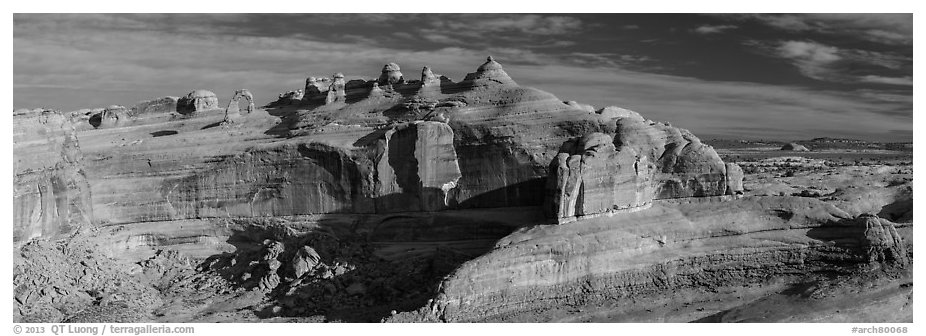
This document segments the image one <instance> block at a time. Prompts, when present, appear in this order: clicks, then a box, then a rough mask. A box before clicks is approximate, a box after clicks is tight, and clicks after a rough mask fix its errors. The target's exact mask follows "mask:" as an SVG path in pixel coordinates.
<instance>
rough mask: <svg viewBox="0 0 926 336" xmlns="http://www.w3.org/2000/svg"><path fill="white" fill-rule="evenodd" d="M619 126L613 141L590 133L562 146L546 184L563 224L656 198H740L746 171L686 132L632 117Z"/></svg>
mask: <svg viewBox="0 0 926 336" xmlns="http://www.w3.org/2000/svg"><path fill="white" fill-rule="evenodd" d="M615 126H616V132H617V138H615V139H613V140H612V138H611V136H609V135H607V134H603V133H592V134H589V135H586V136H584V137H582V138H580V139H576V140H570V141H567V142H566V143H564V144H563V146H562V147H561V149H560V153H559V154H557V157H556V158H555V159H554V160H553V162H552V163H551V164H550V170H549V171H550V177H549V178H548V179H547V193H548V196H547V203H546V208H547V211H548V213H549V215H550V216H551V217H553V218H556V219H558V220H559V221H560V222H562V221H569V220H571V219H573V218H574V217H581V216H588V215H596V214H602V213H612V212H614V211H629V210H633V209H635V208H639V207H642V206H646V205H648V204H650V203H651V202H652V200H654V199H665V198H679V197H705V196H723V195H736V194H737V192H739V193H740V194H741V193H742V189H743V187H742V179H743V174H742V169H740V168H739V166H737V165H736V164H733V163H726V164H725V163H724V162H723V161H721V160H720V157H719V156H718V155H717V153H716V152H715V151H714V150H713V148H711V147H710V146H707V145H704V144H702V143H701V141H700V140H699V139H698V138H697V137H695V136H694V135H692V134H691V133H690V132H688V131H687V130H683V129H677V128H674V127H671V126H668V125H665V124H657V123H652V122H646V121H643V120H641V118H635V117H633V116H631V117H625V118H617V119H616V124H615ZM728 171H729V172H728Z"/></svg>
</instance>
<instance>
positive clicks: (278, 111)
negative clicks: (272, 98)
mask: <svg viewBox="0 0 926 336" xmlns="http://www.w3.org/2000/svg"><path fill="white" fill-rule="evenodd" d="M310 108H312V106H308V105H306V106H302V105H288V106H279V107H269V108H267V109H266V111H267V113H269V114H270V115H272V116H274V117H278V118H280V123H279V124H276V125H274V126H273V127H271V128H270V129H268V130H267V131H265V132H264V134H266V135H271V136H275V137H279V138H288V137H290V136H291V134H290V130H291V129H292V128H293V126H295V125H296V123H298V122H299V112H298V111H299V110H300V109H310Z"/></svg>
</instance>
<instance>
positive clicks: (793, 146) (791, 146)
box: [781, 142, 810, 152]
mask: <svg viewBox="0 0 926 336" xmlns="http://www.w3.org/2000/svg"><path fill="white" fill-rule="evenodd" d="M781 150H783V151H792V152H809V151H810V149H809V148H807V147H804V145H801V144H799V143H794V142H790V143H787V144H785V145H784V146H781Z"/></svg>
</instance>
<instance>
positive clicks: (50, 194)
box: [13, 110, 93, 243]
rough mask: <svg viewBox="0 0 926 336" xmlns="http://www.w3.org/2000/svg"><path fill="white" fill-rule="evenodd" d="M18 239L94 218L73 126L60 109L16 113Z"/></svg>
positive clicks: (68, 228)
mask: <svg viewBox="0 0 926 336" xmlns="http://www.w3.org/2000/svg"><path fill="white" fill-rule="evenodd" d="M13 129H14V133H13V143H14V146H13V155H14V157H15V161H14V164H13V170H14V178H13V209H14V211H13V241H14V242H16V243H19V242H23V241H26V240H29V239H32V238H36V237H44V238H55V237H58V236H60V235H62V234H66V233H68V232H70V231H72V230H73V229H74V228H76V227H78V226H81V225H87V224H90V222H91V220H92V219H93V209H92V205H91V198H90V186H89V184H88V183H87V177H86V176H85V174H84V171H83V166H82V164H81V160H82V157H83V154H82V153H81V151H80V146H79V145H78V141H77V136H76V132H75V130H74V126H73V125H72V124H71V122H70V121H69V119H68V118H67V117H65V116H64V115H63V114H62V113H60V112H58V111H50V110H43V111H34V112H28V113H21V114H20V113H17V114H14V115H13Z"/></svg>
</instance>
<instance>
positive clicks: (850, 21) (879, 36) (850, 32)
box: [721, 13, 913, 45]
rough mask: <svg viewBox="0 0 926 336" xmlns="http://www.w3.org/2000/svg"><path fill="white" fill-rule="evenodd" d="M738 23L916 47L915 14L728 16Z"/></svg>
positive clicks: (727, 15)
mask: <svg viewBox="0 0 926 336" xmlns="http://www.w3.org/2000/svg"><path fill="white" fill-rule="evenodd" d="M721 16H722V17H729V18H733V19H735V20H740V21H743V20H752V21H756V22H759V23H762V24H764V25H767V26H769V27H772V28H775V29H779V30H783V31H789V32H815V33H821V34H831V35H843V36H850V37H857V38H862V39H865V40H867V41H870V42H877V43H882V44H902V45H910V44H912V43H913V15H912V14H904V13H898V14H872V13H839V14H822V13H817V14H732V15H731V14H724V15H721Z"/></svg>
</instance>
